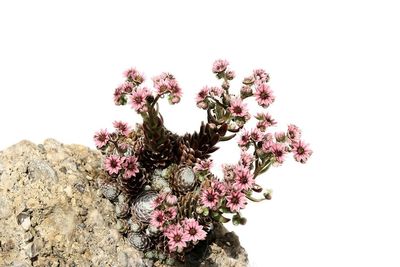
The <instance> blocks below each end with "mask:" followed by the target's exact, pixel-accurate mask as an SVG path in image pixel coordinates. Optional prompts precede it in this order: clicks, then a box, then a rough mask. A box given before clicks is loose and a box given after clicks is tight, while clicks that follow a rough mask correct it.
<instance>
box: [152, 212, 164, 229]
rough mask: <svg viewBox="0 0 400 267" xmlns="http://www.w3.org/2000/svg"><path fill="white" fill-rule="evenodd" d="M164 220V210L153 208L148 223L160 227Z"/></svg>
mask: <svg viewBox="0 0 400 267" xmlns="http://www.w3.org/2000/svg"><path fill="white" fill-rule="evenodd" d="M164 222H165V216H164V212H163V211H161V210H154V211H153V212H152V214H151V219H150V224H151V225H153V226H155V227H157V228H160V227H161V226H163V224H164Z"/></svg>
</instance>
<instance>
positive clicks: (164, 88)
mask: <svg viewBox="0 0 400 267" xmlns="http://www.w3.org/2000/svg"><path fill="white" fill-rule="evenodd" d="M153 81H154V80H153ZM154 88H156V90H157V94H159V95H162V94H164V93H166V92H168V90H169V80H156V81H154Z"/></svg>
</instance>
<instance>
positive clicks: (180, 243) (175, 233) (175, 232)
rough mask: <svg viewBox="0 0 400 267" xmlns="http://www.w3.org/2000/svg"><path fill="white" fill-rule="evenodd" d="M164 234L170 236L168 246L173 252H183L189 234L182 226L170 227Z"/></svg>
mask: <svg viewBox="0 0 400 267" xmlns="http://www.w3.org/2000/svg"><path fill="white" fill-rule="evenodd" d="M164 235H165V236H166V237H168V247H169V250H170V251H171V252H173V251H178V252H181V251H182V250H183V248H185V247H186V246H187V242H188V241H189V236H188V234H187V233H186V232H185V231H184V230H183V228H182V227H181V226H176V227H169V228H168V231H166V232H164Z"/></svg>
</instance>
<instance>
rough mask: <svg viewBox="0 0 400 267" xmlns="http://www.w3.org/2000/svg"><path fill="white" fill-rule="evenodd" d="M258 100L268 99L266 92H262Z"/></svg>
mask: <svg viewBox="0 0 400 267" xmlns="http://www.w3.org/2000/svg"><path fill="white" fill-rule="evenodd" d="M260 98H261V99H267V98H269V94H268V93H267V92H265V91H264V92H262V93H261V94H260Z"/></svg>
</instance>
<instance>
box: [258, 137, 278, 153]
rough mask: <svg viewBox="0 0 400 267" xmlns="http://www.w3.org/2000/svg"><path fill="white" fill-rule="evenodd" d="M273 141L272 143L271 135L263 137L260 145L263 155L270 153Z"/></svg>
mask: <svg viewBox="0 0 400 267" xmlns="http://www.w3.org/2000/svg"><path fill="white" fill-rule="evenodd" d="M274 144H275V143H274V141H272V134H270V133H268V134H267V135H265V136H264V139H263V144H262V147H261V148H262V151H264V152H265V153H268V152H271V149H272V146H273V145H274Z"/></svg>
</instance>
